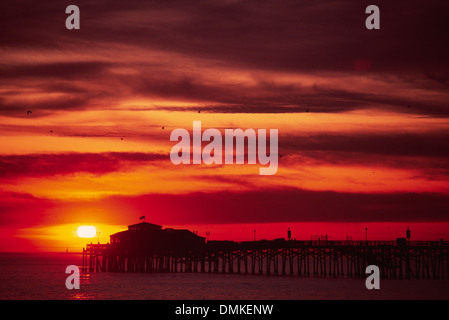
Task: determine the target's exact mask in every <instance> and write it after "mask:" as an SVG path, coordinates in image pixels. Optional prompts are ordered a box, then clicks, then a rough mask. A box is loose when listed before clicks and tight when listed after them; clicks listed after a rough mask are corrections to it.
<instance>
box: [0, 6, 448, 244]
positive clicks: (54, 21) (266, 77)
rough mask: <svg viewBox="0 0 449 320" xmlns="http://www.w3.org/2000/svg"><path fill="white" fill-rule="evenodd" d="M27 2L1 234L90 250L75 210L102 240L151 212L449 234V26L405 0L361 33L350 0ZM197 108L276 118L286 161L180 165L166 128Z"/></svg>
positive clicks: (0, 194) (1, 88) (12, 16)
mask: <svg viewBox="0 0 449 320" xmlns="http://www.w3.org/2000/svg"><path fill="white" fill-rule="evenodd" d="M25 2H26V7H27V8H29V9H30V10H33V12H34V14H33V15H32V16H31V15H23V16H20V17H17V16H16V15H17V14H19V13H17V10H16V9H17V8H16V7H15V6H16V5H14V4H7V5H5V8H4V11H5V12H6V13H9V14H7V16H8V17H7V18H5V20H4V21H3V23H4V25H5V27H3V30H5V31H6V32H5V34H3V35H2V36H1V38H2V39H1V41H2V42H1V43H2V46H1V48H0V54H1V56H2V62H1V64H0V146H1V147H0V176H1V181H2V183H1V185H0V221H1V226H0V229H1V231H2V232H1V235H0V240H1V241H0V251H34V250H50V251H58V250H65V248H66V247H69V248H71V250H79V249H80V248H81V247H82V246H83V244H84V242H85V239H79V238H78V237H77V236H76V228H77V227H78V226H79V225H95V226H96V227H97V229H98V230H100V232H101V233H100V241H102V242H107V241H108V235H109V234H111V233H114V232H117V231H119V230H122V229H124V228H126V225H128V224H132V223H135V222H136V221H137V220H138V217H139V216H141V215H145V216H146V217H147V221H150V222H154V223H157V224H161V225H164V226H166V227H170V226H176V227H180V228H183V227H185V228H188V229H190V230H199V231H200V233H202V235H203V236H204V235H205V232H206V230H211V232H212V235H215V236H216V237H217V238H220V239H231V240H232V239H235V240H245V239H246V238H245V237H246V236H248V237H249V238H250V239H249V240H251V237H252V232H251V230H253V229H254V228H256V227H255V226H257V229H258V230H260V233H261V234H264V235H265V237H267V238H276V237H285V234H284V233H285V229H286V227H287V226H291V227H292V228H293V230H297V234H298V237H301V238H305V239H309V238H310V235H312V234H327V233H329V234H330V235H331V237H334V238H335V239H336V238H345V237H346V236H347V235H351V236H353V238H354V239H356V238H359V239H363V238H364V232H363V230H364V228H365V226H369V229H370V230H372V232H373V237H376V238H388V239H394V238H396V237H398V236H402V233H401V232H403V230H405V228H406V227H407V226H412V227H414V230H416V233H414V234H415V235H416V237H421V238H423V239H439V238H441V237H446V238H447V237H448V236H449V228H448V217H449V216H448V212H449V179H448V178H449V171H448V166H447V163H449V162H448V160H449V152H448V150H449V148H448V147H449V142H448V141H449V139H448V138H449V107H448V105H447V101H449V91H448V90H447V83H448V79H449V78H448V77H447V73H446V72H444V71H442V70H444V69H445V68H446V70H447V67H448V66H447V55H446V54H445V53H448V46H447V41H446V42H444V44H442V42H441V41H439V40H438V39H440V37H444V35H442V34H440V33H439V32H440V31H437V30H436V29H435V30H434V29H432V27H431V26H429V25H426V24H425V23H424V24H423V25H424V27H423V29H422V34H420V35H419V36H417V35H415V34H412V33H411V31H409V30H413V28H412V27H411V26H410V25H407V24H406V25H404V23H402V24H401V23H400V22H399V21H396V20H394V19H393V18H392V17H393V16H395V15H394V14H393V13H395V12H398V10H400V8H399V7H397V6H395V5H394V4H389V6H390V7H389V10H387V14H386V15H385V21H384V23H383V26H385V28H384V27H383V28H382V29H381V30H378V31H376V32H377V33H366V29H363V24H362V27H358V20H357V19H356V16H357V15H356V14H355V12H358V7H357V6H355V5H354V4H353V3H351V2H349V1H343V0H342V1H337V2H336V3H335V7H334V8H332V9H331V8H327V7H323V6H318V5H314V4H308V5H305V4H303V3H296V2H293V1H292V2H287V3H285V4H284V5H282V6H281V5H280V4H278V3H276V1H266V2H263V3H262V4H257V5H256V4H254V5H251V4H250V2H245V1H226V2H223V3H214V2H208V1H205V2H203V1H199V2H198V3H195V4H190V3H187V2H186V3H184V2H182V1H181V2H179V3H178V4H177V6H170V5H168V4H163V3H151V4H142V3H140V2H136V3H134V2H133V1H132V3H127V6H125V5H123V4H120V3H119V2H113V3H112V4H108V10H106V11H104V10H103V9H104V7H102V5H103V6H106V4H102V3H101V1H100V2H99V3H96V4H92V5H89V4H88V3H87V2H84V1H81V2H80V3H79V4H78V5H79V6H80V8H81V12H82V17H83V18H82V19H83V22H82V28H81V29H80V30H71V31H69V30H67V29H65V27H64V23H61V21H63V20H61V19H63V18H64V15H63V14H62V15H61V14H59V11H61V12H63V11H64V10H60V8H59V5H58V4H57V2H54V3H53V2H49V3H45V4H42V5H39V6H38V5H37V4H35V3H33V2H31V1H25ZM421 14H423V13H422V9H420V8H418V7H415V6H413V5H411V6H410V12H409V15H411V16H412V17H418V16H420V15H421ZM324 17H328V19H325V18H324ZM335 17H340V19H341V20H339V23H338V24H337V25H338V26H339V27H338V28H336V27H335V25H336V24H335V21H334V20H333V19H334V18H335ZM426 17H427V16H426ZM435 19H436V20H435ZM399 20H400V19H399ZM415 20H416V19H412V18H407V23H409V24H412V23H413V24H414V23H415V22H414V21H415ZM433 20H435V21H438V17H436V18H435V17H434V18H433ZM16 21H21V24H20V25H18V24H17V23H16ZM36 21H40V22H42V23H40V24H39V25H37V26H36V25H35V24H34V23H35V22H36ZM230 21H232V23H229V22H230ZM420 21H422V19H421V20H420ZM424 22H425V21H424ZM317 25H319V28H318V27H317ZM388 30H390V31H388ZM399 35H400V36H399ZM412 38H413V40H412ZM37 39H39V40H37ZM425 46H427V47H429V46H434V48H435V50H433V51H432V52H428V51H420V50H417V49H416V48H417V47H418V48H424V47H425ZM391 52H395V56H392V55H391ZM396 56H398V57H399V58H398V57H396ZM361 65H363V66H364V67H363V68H360V66H361ZM28 111H31V112H28ZM198 111H200V113H199V112H198ZM197 120H199V121H201V123H202V129H203V130H204V129H206V128H217V129H219V130H220V131H221V132H222V133H224V129H225V128H242V129H247V128H253V129H259V128H261V129H278V130H279V155H280V156H282V157H280V158H279V169H278V171H277V173H276V175H273V176H260V175H259V174H258V172H259V164H257V165H246V164H245V165H219V166H217V165H215V166H207V165H204V164H203V165H180V166H175V165H173V164H172V163H171V162H170V157H169V152H170V150H171V148H172V146H173V145H174V143H173V142H170V133H171V131H172V130H174V129H176V128H185V129H187V130H189V131H191V130H192V122H193V121H197ZM162 127H164V129H162ZM203 146H204V144H203ZM390 227H391V228H390ZM248 230H249V231H248ZM360 232H361V233H360ZM243 234H246V236H243ZM8 240H13V241H8ZM93 241H95V239H93Z"/></svg>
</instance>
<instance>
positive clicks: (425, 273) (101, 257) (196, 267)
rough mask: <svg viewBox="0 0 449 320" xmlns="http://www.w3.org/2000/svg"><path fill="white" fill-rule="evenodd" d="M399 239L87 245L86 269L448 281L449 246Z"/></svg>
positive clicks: (84, 269)
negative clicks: (374, 271)
mask: <svg viewBox="0 0 449 320" xmlns="http://www.w3.org/2000/svg"><path fill="white" fill-rule="evenodd" d="M399 240H405V239H398V241H327V240H324V241H323V240H321V241H320V240H313V241H296V240H285V239H276V240H262V241H246V242H234V241H208V242H207V243H204V244H203V245H199V246H195V247H192V248H191V249H189V248H186V247H184V248H178V247H176V246H164V245H161V246H160V247H159V246H155V247H151V248H150V247H146V248H144V249H143V248H140V249H136V248H134V247H128V246H126V247H124V246H118V245H117V243H111V244H88V245H87V246H86V248H84V249H83V263H82V270H83V271H84V272H148V273H156V272H199V273H237V274H264V275H284V276H319V277H354V278H366V274H365V268H366V267H367V266H368V265H377V266H378V267H379V269H380V275H381V278H384V279H449V242H447V241H446V242H444V241H399Z"/></svg>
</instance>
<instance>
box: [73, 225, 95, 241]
mask: <svg viewBox="0 0 449 320" xmlns="http://www.w3.org/2000/svg"><path fill="white" fill-rule="evenodd" d="M77 233H78V237H80V238H93V237H95V235H96V234H97V230H96V229H95V227H93V226H80V227H78V231H77Z"/></svg>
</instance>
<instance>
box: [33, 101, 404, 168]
mask: <svg viewBox="0 0 449 320" xmlns="http://www.w3.org/2000/svg"><path fill="white" fill-rule="evenodd" d="M407 108H408V109H410V108H411V107H410V105H408V106H407ZM306 112H309V109H306ZM32 113H33V111H31V110H28V111H27V115H30V114H32ZM198 113H201V110H198ZM162 130H165V127H164V126H163V127H162ZM50 133H53V130H50ZM120 140H121V141H123V138H120ZM283 156H284V155H282V154H280V155H279V158H282V157H283ZM373 174H374V172H373Z"/></svg>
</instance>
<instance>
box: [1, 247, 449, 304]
mask: <svg viewBox="0 0 449 320" xmlns="http://www.w3.org/2000/svg"><path fill="white" fill-rule="evenodd" d="M72 264H74V265H81V255H80V254H73V253H72V254H70V253H69V254H60V253H45V254H42V253H40V254H24V253H0V288H1V291H0V299H45V300H50V299H51V300H54V299H101V300H108V299H119V300H122V299H123V300H129V299H132V300H137V299H146V300H148V299H150V300H159V299H162V300H178V299H179V300H186V299H195V300H204V299H213V300H216V299H220V300H227V299H232V300H235V299H249V300H265V299H281V300H291V299H294V300H296V299H326V300H327V299H449V280H381V289H380V290H367V289H366V288H365V282H364V279H344V278H313V277H298V276H285V277H283V276H265V275H238V274H207V273H206V274H201V273H176V274H138V273H91V274H82V275H81V288H80V289H79V290H68V289H66V287H65V279H66V277H67V276H68V274H65V269H66V267H67V266H68V265H72Z"/></svg>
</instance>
